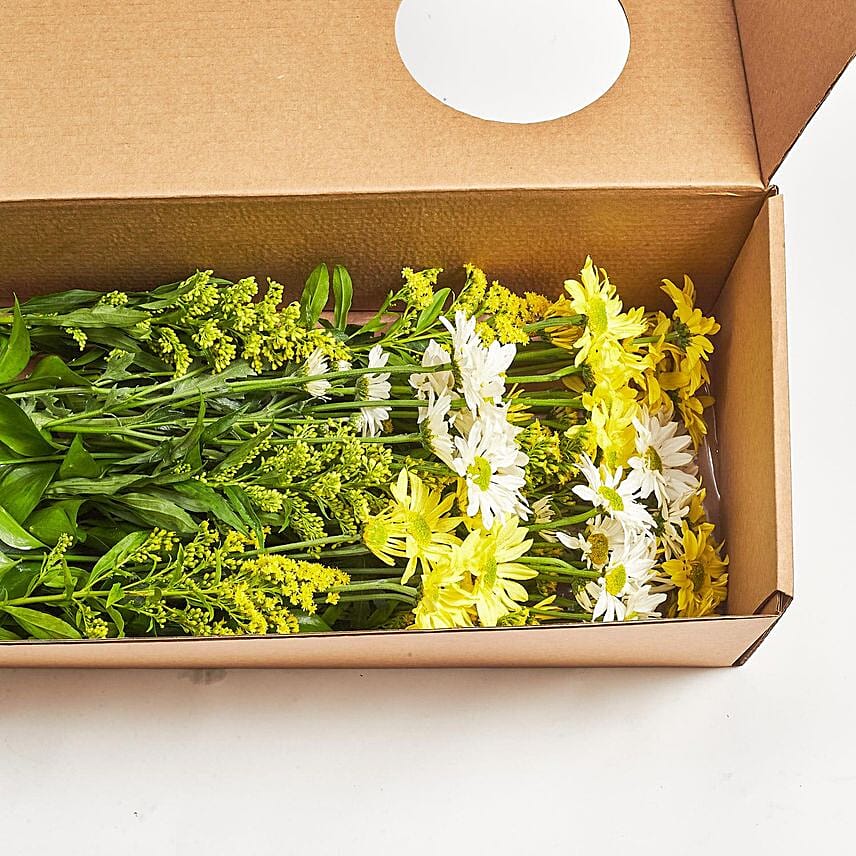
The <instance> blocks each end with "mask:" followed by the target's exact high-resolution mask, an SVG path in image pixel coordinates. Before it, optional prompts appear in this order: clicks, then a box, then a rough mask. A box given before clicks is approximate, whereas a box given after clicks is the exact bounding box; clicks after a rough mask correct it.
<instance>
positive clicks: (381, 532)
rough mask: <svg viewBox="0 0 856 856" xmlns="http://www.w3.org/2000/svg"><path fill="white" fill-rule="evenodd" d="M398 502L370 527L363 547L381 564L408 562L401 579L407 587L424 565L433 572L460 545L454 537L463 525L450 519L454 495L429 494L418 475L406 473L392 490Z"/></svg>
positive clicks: (378, 517)
mask: <svg viewBox="0 0 856 856" xmlns="http://www.w3.org/2000/svg"><path fill="white" fill-rule="evenodd" d="M391 492H392V496H393V499H394V500H395V501H394V502H393V503H390V505H389V506H388V507H387V508H386V509H385V510H384V511H383V512H381V513H380V514H379V515H377V516H376V517H375V518H374V519H372V520H371V521H369V523H368V524H366V527H365V529H364V530H363V543H364V544H365V545H366V546H367V547H368V548H369V550H371V551H372V553H374V554H375V555H376V556H377V557H378V558H379V559H380V560H381V561H383V562H386V563H387V564H388V565H392V564H395V558H397V557H399V558H400V557H404V558H407V560H408V561H407V566H406V567H405V569H404V573H403V575H402V577H401V582H402V583H406V582H407V581H408V580H409V579H410V578H411V577H412V576H413V574H414V572H415V571H416V565H417V563H421V565H422V569H423V570H424V571H426V572H427V571H430V570H431V566H432V564H433V563H434V562H437V561H440V559H442V558H443V557H444V556H445V554H446V553H447V552H448V550H449V547H453V546H455V545H457V544H460V543H461V541H460V538H457V537H456V536H455V535H453V534H451V533H452V532H454V530H455V529H456V527H457V526H458V524H459V523H460V522H461V518H460V517H446V516H445V515H446V513H447V512H448V511H449V510H450V509H451V507H452V504H453V503H454V501H455V497H454V495H453V494H450V495H449V496H447V497H445V498H443V496H442V494H441V493H440V492H439V491H433V490H429V489H428V488H427V487H426V486H425V484H424V483H423V481H422V479H420V478H419V476H417V475H416V474H415V473H408V471H407V470H402V471H401V472H400V473H399V474H398V479H397V481H396V482H395V484H394V485H392V486H391Z"/></svg>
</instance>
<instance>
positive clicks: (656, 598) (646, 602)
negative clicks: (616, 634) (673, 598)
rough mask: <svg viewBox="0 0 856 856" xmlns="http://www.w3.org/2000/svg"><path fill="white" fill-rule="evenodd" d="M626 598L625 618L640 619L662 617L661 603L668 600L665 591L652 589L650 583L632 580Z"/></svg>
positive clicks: (628, 619)
mask: <svg viewBox="0 0 856 856" xmlns="http://www.w3.org/2000/svg"><path fill="white" fill-rule="evenodd" d="M629 589H630V590H629V591H628V593H627V595H626V596H625V598H624V608H625V614H624V620H625V621H640V620H642V619H645V618H660V617H661V616H660V604H662V603H663V601H664V600H666V595H665V594H663V593H655V592H652V591H651V586H649V585H641V586H640V585H638V584H635V583H633V582H632V581H631V583H630V586H629Z"/></svg>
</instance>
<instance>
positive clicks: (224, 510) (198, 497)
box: [173, 480, 248, 534]
mask: <svg viewBox="0 0 856 856" xmlns="http://www.w3.org/2000/svg"><path fill="white" fill-rule="evenodd" d="M173 490H175V491H176V492H177V493H179V494H181V495H182V496H185V497H187V498H188V499H192V500H194V501H196V502H197V503H198V504H199V505H198V510H199V511H210V512H211V513H212V514H213V515H214V516H215V517H216V518H217V519H218V520H222V521H223V523H225V524H226V525H227V526H231V527H232V529H236V530H237V531H238V532H241V533H243V534H246V533H247V531H248V530H247V526H246V525H245V524H244V521H243V520H242V519H241V517H240V516H239V515H238V514H237V513H236V512H235V511H234V510H233V509H232V506H231V505H229V503H228V502H226V500H225V499H223V497H222V496H220V494H219V493H217V491H216V490H214V489H213V488H211V487H209V486H208V485H206V484H202V483H201V482H198V481H196V480H189V481H186V482H180V483H179V484H175V485H173ZM190 510H191V511H194V510H196V509H193V508H191V509H190Z"/></svg>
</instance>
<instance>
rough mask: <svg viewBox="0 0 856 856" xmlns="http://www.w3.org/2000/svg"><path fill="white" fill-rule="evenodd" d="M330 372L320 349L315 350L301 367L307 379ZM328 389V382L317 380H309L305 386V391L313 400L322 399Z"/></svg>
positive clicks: (321, 379)
mask: <svg viewBox="0 0 856 856" xmlns="http://www.w3.org/2000/svg"><path fill="white" fill-rule="evenodd" d="M329 371H330V366H329V364H328V362H327V358H326V357H325V356H324V352H323V351H322V350H321V349H320V348H316V349H315V350H314V351H313V352H312V353H311V354H310V355H309V356H308V357H307V358H306V362H305V363H304V365H303V374H305V375H308V376H309V377H315V376H316V375H325V374H327V373H328V372H329ZM329 389H330V381H328V380H324V379H323V378H318V380H310V381H309V382H308V383H307V384H306V391H307V392H308V393H309V394H310V395H311V396H312V397H313V398H323V397H324V396H325V395H326V394H327V391H328V390H329Z"/></svg>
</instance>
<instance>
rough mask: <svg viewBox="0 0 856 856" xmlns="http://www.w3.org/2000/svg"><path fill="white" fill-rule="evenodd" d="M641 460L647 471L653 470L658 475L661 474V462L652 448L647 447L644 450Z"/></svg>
mask: <svg viewBox="0 0 856 856" xmlns="http://www.w3.org/2000/svg"><path fill="white" fill-rule="evenodd" d="M643 458H644V460H645V466H646V467H648V469H649V470H654V471H655V472H658V473H661V472H663V460H662V458H661V457H660V456H659V455H658V454H657V450H656V449H655V448H654V447H653V446H649V447H648V448H647V449H646V450H645V454H644V456H643Z"/></svg>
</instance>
